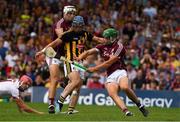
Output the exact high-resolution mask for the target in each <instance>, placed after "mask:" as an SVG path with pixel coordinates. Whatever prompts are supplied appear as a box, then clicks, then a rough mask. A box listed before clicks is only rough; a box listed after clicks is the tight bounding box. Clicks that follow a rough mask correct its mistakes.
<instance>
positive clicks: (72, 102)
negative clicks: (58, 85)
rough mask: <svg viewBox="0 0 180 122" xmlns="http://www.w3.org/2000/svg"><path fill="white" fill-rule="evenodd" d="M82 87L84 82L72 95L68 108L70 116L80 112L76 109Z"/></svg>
mask: <svg viewBox="0 0 180 122" xmlns="http://www.w3.org/2000/svg"><path fill="white" fill-rule="evenodd" d="M81 86H82V82H81V83H80V84H79V85H78V86H77V87H76V88H75V89H74V90H73V92H72V94H71V98H70V102H69V107H68V114H73V113H76V112H78V111H77V110H75V107H76V105H77V102H78V98H79V94H80V89H81Z"/></svg>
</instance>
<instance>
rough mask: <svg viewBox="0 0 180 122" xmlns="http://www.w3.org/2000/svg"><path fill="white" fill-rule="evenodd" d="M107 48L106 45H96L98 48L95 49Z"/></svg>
mask: <svg viewBox="0 0 180 122" xmlns="http://www.w3.org/2000/svg"><path fill="white" fill-rule="evenodd" d="M105 47H106V46H105V45H104V44H98V45H96V47H95V48H97V49H103V48H105Z"/></svg>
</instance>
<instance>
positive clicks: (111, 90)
mask: <svg viewBox="0 0 180 122" xmlns="http://www.w3.org/2000/svg"><path fill="white" fill-rule="evenodd" d="M105 87H106V89H107V91H108V94H109V96H110V97H111V98H112V99H113V101H114V102H115V104H116V105H117V106H118V107H119V108H120V109H121V110H122V111H123V112H124V113H125V115H126V116H132V113H131V112H130V111H128V109H127V107H126V105H125V104H124V102H123V100H121V98H120V97H119V96H118V91H119V86H118V84H117V83H114V82H109V83H106V84H105Z"/></svg>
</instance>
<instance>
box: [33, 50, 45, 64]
mask: <svg viewBox="0 0 180 122" xmlns="http://www.w3.org/2000/svg"><path fill="white" fill-rule="evenodd" d="M35 59H36V60H37V61H38V62H41V61H44V59H45V54H44V53H43V52H42V51H39V52H37V53H36V54H35Z"/></svg>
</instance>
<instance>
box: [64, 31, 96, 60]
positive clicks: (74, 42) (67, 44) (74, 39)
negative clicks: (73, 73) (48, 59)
mask: <svg viewBox="0 0 180 122" xmlns="http://www.w3.org/2000/svg"><path fill="white" fill-rule="evenodd" d="M92 38H93V35H92V34H91V33H89V32H87V31H84V30H82V31H80V32H75V31H67V32H66V33H64V34H63V35H62V37H61V40H62V42H63V45H64V51H65V56H66V58H67V59H70V60H73V56H77V57H78V56H79V55H80V54H81V53H82V52H84V50H85V49H86V48H87V47H88V46H87V44H88V43H87V42H91V41H92Z"/></svg>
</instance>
